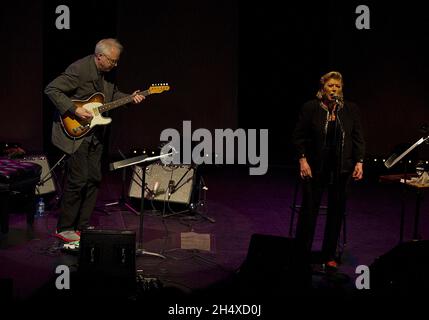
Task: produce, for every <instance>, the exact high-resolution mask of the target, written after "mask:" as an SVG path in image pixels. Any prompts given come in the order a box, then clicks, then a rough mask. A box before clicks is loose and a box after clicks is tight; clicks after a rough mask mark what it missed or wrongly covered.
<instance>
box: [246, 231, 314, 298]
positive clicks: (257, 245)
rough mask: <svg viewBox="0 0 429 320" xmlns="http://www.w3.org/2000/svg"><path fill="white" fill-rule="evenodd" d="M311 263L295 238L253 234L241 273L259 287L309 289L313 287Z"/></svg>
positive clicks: (248, 281) (249, 281)
mask: <svg viewBox="0 0 429 320" xmlns="http://www.w3.org/2000/svg"><path fill="white" fill-rule="evenodd" d="M309 261H310V260H309V255H308V254H307V253H306V251H304V249H303V248H302V247H301V246H299V245H298V243H297V242H296V240H295V239H291V238H285V237H280V236H274V235H264V234H253V235H252V237H251V240H250V244H249V249H248V253H247V257H246V259H245V261H244V263H243V264H242V266H241V267H240V272H239V274H240V276H241V277H242V278H243V279H245V281H246V282H247V283H251V285H252V286H255V287H261V286H264V288H265V287H270V286H271V287H273V285H278V286H279V287H278V288H277V289H279V290H280V291H284V290H285V291H287V290H288V289H290V290H292V291H293V290H306V289H309V288H310V287H311V272H312V271H311V266H310V262H309ZM273 289H274V287H273Z"/></svg>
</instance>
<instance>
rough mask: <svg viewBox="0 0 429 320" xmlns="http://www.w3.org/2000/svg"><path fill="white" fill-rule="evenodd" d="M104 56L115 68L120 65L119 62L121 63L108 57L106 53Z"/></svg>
mask: <svg viewBox="0 0 429 320" xmlns="http://www.w3.org/2000/svg"><path fill="white" fill-rule="evenodd" d="M102 55H103V56H105V57H106V59H107V61H109V63H110V64H112V65H114V66H116V65H117V64H118V62H119V59H111V58H109V57H108V56H106V55H105V54H104V53H103V54H102Z"/></svg>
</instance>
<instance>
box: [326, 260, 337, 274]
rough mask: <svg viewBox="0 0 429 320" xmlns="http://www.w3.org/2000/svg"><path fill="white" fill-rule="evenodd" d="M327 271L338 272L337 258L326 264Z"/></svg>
mask: <svg viewBox="0 0 429 320" xmlns="http://www.w3.org/2000/svg"><path fill="white" fill-rule="evenodd" d="M324 267H325V270H326V272H336V271H337V270H338V262H337V261H335V260H329V261H328V262H326V263H325V264H324Z"/></svg>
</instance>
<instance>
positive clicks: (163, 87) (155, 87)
mask: <svg viewBox="0 0 429 320" xmlns="http://www.w3.org/2000/svg"><path fill="white" fill-rule="evenodd" d="M168 90H170V86H169V85H168V83H158V84H152V85H151V86H150V87H149V89H148V91H149V93H150V94H154V93H161V92H164V91H168Z"/></svg>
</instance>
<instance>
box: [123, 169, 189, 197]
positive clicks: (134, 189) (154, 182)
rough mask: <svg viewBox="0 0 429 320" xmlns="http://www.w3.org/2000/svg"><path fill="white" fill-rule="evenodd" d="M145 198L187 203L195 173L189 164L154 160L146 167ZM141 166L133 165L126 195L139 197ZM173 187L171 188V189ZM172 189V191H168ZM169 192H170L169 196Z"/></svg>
mask: <svg viewBox="0 0 429 320" xmlns="http://www.w3.org/2000/svg"><path fill="white" fill-rule="evenodd" d="M145 177H146V178H145V181H146V185H147V188H146V190H145V193H144V197H145V199H148V200H157V201H169V202H172V203H178V204H189V203H190V201H191V196H192V190H193V186H194V180H195V173H194V168H193V167H192V166H190V165H164V164H162V163H161V162H156V163H154V164H151V165H149V166H147V167H146V175H145ZM141 180H142V167H139V166H134V167H133V175H132V179H131V183H130V189H129V192H128V195H129V196H130V197H132V198H141V190H142V187H141ZM171 188H173V189H171ZM169 190H172V191H169ZM169 194H171V195H170V196H169Z"/></svg>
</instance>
